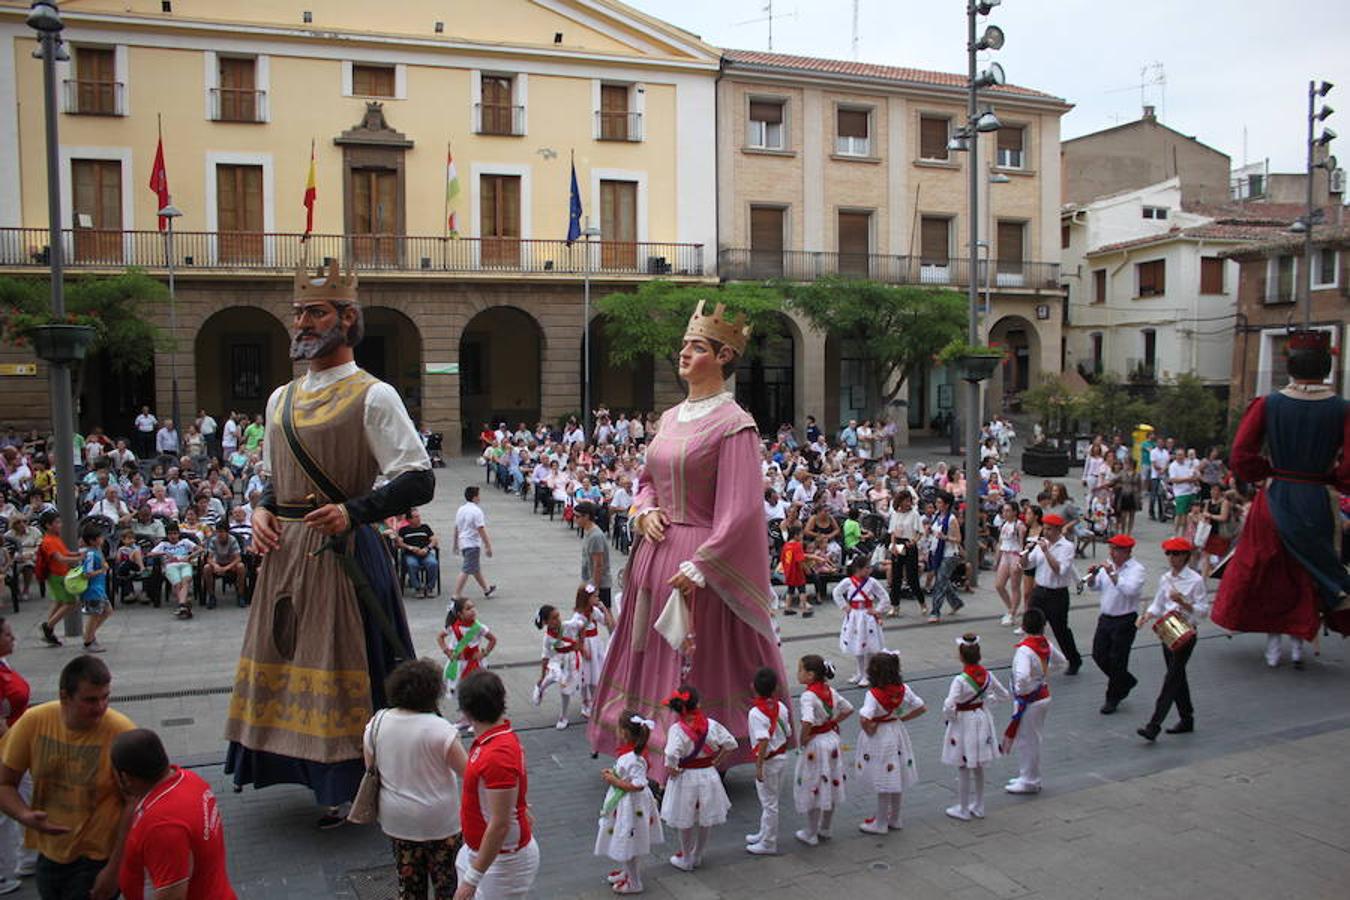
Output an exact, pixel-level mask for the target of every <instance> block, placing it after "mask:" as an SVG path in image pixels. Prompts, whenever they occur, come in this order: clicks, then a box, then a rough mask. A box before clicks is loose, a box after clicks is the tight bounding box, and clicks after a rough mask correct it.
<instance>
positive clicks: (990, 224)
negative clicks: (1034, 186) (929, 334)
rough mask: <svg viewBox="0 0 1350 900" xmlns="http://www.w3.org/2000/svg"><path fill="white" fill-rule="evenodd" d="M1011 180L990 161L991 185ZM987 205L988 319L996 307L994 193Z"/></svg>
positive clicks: (985, 250)
mask: <svg viewBox="0 0 1350 900" xmlns="http://www.w3.org/2000/svg"><path fill="white" fill-rule="evenodd" d="M1010 181H1012V179H1011V178H1009V177H1008V176H1007V175H1004V174H1003V173H1002V172H995V171H994V164H993V162H992V161H991V162H990V163H989V183H990V184H991V185H992V184H1007V183H1008V182H1010ZM985 206H987V207H988V208H989V209H988V212H987V216H988V218H987V219H986V221H985V229H984V235H985V239H984V240H983V241H980V243H981V244H982V245H983V246H984V258H985V270H984V314H985V316H986V321H987V317H988V316H989V315H990V313H992V312H993V309H994V265H995V264H994V247H993V244H992V243H991V241H992V240H993V237H994V195H993V194H992V193H990V194H989V201H988V202H987V203H985Z"/></svg>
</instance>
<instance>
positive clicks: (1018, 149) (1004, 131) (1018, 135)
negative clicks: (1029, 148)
mask: <svg viewBox="0 0 1350 900" xmlns="http://www.w3.org/2000/svg"><path fill="white" fill-rule="evenodd" d="M1026 131H1027V130H1026V129H1025V128H1018V127H1015V126H1008V125H1005V126H1003V127H1002V128H1000V129H999V130H998V164H999V166H1000V168H1004V169H1020V168H1022V167H1023V166H1024V165H1026V163H1025V158H1026V154H1025V152H1024V150H1023V145H1024V144H1025V143H1026Z"/></svg>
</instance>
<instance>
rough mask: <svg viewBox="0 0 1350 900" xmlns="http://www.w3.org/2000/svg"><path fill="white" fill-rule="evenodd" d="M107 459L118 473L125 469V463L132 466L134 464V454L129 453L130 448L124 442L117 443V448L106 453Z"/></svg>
mask: <svg viewBox="0 0 1350 900" xmlns="http://www.w3.org/2000/svg"><path fill="white" fill-rule="evenodd" d="M108 458H109V459H111V460H112V464H113V468H114V469H116V470H117V471H119V472H121V471H124V470H125V469H126V467H127V463H131V464H132V465H133V466H134V465H135V464H136V454H135V453H133V452H131V448H129V447H128V446H127V442H126V441H124V440H119V441H118V442H117V446H116V447H114V448H113V449H112V450H111V451H110V452H109V453H108Z"/></svg>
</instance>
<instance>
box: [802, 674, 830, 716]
mask: <svg viewBox="0 0 1350 900" xmlns="http://www.w3.org/2000/svg"><path fill="white" fill-rule="evenodd" d="M806 689H807V690H808V691H810V692H811V693H813V694H815V695H816V696H817V697H818V698H820V702H821V704H822V705H823V706H824V707H825V715H827V716H829V717H830V718H834V691H831V690H830V686H829V685H828V684H826V683H825V682H823V681H813V682H811V683H810V684H808V685H807V686H806Z"/></svg>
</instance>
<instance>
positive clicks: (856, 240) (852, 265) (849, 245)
mask: <svg viewBox="0 0 1350 900" xmlns="http://www.w3.org/2000/svg"><path fill="white" fill-rule="evenodd" d="M871 222H872V217H871V215H870V214H868V213H859V212H841V213H840V214H839V235H838V237H839V273H840V274H841V275H856V276H858V277H860V278H866V277H867V276H868V265H867V263H868V253H869V252H870V250H871V230H872V229H871Z"/></svg>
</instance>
